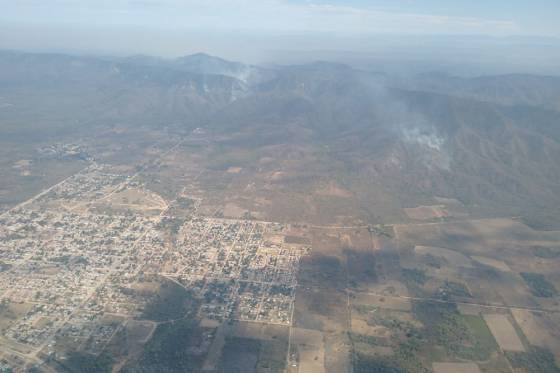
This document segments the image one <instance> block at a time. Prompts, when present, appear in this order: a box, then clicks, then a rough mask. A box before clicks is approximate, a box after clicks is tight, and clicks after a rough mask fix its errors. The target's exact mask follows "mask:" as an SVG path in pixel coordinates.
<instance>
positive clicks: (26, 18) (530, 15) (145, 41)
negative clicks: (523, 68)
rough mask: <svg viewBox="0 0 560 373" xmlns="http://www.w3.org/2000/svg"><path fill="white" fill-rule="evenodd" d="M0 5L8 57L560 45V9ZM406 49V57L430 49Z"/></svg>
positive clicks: (471, 4)
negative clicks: (428, 44)
mask: <svg viewBox="0 0 560 373" xmlns="http://www.w3.org/2000/svg"><path fill="white" fill-rule="evenodd" d="M0 6H1V7H0V9H1V11H0V48H4V49H6V48H9V49H35V50H37V49H40V50H58V51H69V50H72V51H86V52H97V53H98V52H102V53H108V54H135V53H146V54H159V55H165V56H173V55H184V54H185V53H191V52H196V51H204V52H209V53H216V54H220V55H223V56H225V57H236V58H241V59H245V60H259V59H260V56H259V54H262V53H263V51H264V50H271V49H274V50H292V49H293V50H301V51H307V50H348V51H352V52H364V51H365V50H367V48H370V49H369V50H376V51H377V50H380V49H379V48H382V47H385V46H386V45H384V44H383V43H385V44H387V43H389V44H390V43H392V42H390V41H382V40H381V39H379V37H380V36H383V37H389V38H391V37H396V36H402V35H408V36H413V37H418V36H421V37H424V38H432V37H433V36H434V35H435V36H438V37H447V36H453V35H455V36H457V35H470V36H473V35H475V36H489V37H491V39H493V40H496V39H500V40H504V39H505V40H509V39H508V38H509V37H511V36H516V37H518V36H530V37H535V36H539V37H542V36H544V37H553V38H559V37H560V22H559V21H558V20H559V19H560V0H346V1H344V0H314V1H306V0H9V1H7V0H0ZM376 38H377V39H376ZM387 40H391V39H387ZM407 40H408V41H407V42H406V43H409V44H406V43H404V44H403V45H405V44H406V46H403V50H405V51H406V50H408V49H407V48H409V46H412V47H414V46H415V44H416V46H417V47H418V49H419V50H420V49H422V45H421V44H419V43H418V42H417V41H416V40H415V39H413V40H412V42H411V41H410V39H407ZM410 43H412V44H410ZM507 43H509V41H507ZM507 43H506V44H507ZM502 44H503V43H502ZM380 45H381V47H380ZM454 45H456V43H455V44H454ZM424 49H425V50H427V49H426V48H424ZM444 49H445V48H444ZM463 49H464V48H463ZM487 49H488V50H490V51H491V50H492V49H493V47H488V48H487ZM385 50H386V49H385ZM543 50H546V48H543ZM427 53H428V54H432V52H431V50H430V51H429V52H427ZM519 54H520V55H525V54H526V53H525V52H523V53H519ZM520 57H523V56H520Z"/></svg>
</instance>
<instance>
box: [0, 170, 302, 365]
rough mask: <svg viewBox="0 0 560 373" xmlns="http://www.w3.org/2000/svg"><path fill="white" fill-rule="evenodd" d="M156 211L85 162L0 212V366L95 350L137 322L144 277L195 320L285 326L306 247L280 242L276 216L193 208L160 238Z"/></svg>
mask: <svg viewBox="0 0 560 373" xmlns="http://www.w3.org/2000/svg"><path fill="white" fill-rule="evenodd" d="M126 193H128V194H126ZM120 194H126V197H122V198H121V196H120ZM130 195H135V197H134V199H135V200H130V199H131V197H130ZM123 200H126V203H123ZM123 206H125V207H126V208H124V207H123ZM139 206H140V207H139ZM166 208H167V206H166V204H165V202H164V201H162V199H161V198H160V199H158V197H157V196H155V195H153V193H150V192H148V191H146V190H143V189H142V186H141V185H140V183H139V182H138V181H136V180H135V179H134V177H133V176H132V177H131V176H120V175H116V174H111V173H109V172H107V171H106V170H105V169H104V167H103V166H100V165H96V164H94V165H92V166H90V167H88V168H87V169H86V170H84V171H82V172H80V173H78V174H76V175H74V176H72V177H70V178H69V179H67V180H65V181H64V182H62V183H60V184H57V185H55V186H54V187H52V188H50V189H49V190H47V191H45V192H44V193H41V194H40V195H38V196H36V197H34V198H33V199H31V200H29V201H27V202H25V203H24V204H22V205H20V206H17V207H16V208H14V209H12V210H10V211H8V212H7V213H5V214H3V215H2V216H1V217H0V227H1V228H0V269H1V270H0V307H4V308H9V311H10V314H11V315H12V316H13V319H12V320H7V322H8V324H9V327H7V328H6V329H4V330H3V331H2V335H1V336H0V341H1V343H0V345H1V346H2V347H0V349H1V352H2V353H3V355H4V356H8V360H9V361H10V362H11V364H12V365H17V362H18V361H20V360H21V362H22V363H27V362H36V363H38V364H40V363H41V361H42V359H45V358H47V357H50V356H56V358H58V359H61V358H62V359H63V358H64V353H65V351H66V349H67V348H68V347H69V346H72V348H75V347H76V346H79V348H80V350H82V351H85V352H88V353H90V354H93V355H98V354H100V353H101V352H102V351H103V349H104V347H105V345H106V344H107V343H109V341H110V340H111V338H112V337H113V336H114V335H115V333H117V331H118V330H119V329H120V328H122V327H123V324H124V323H126V322H127V321H128V320H140V319H142V315H143V311H144V308H145V307H146V305H147V304H148V303H149V302H150V301H151V296H150V294H152V293H150V292H149V291H146V289H147V288H149V287H150V284H151V283H153V279H158V280H157V281H160V282H161V281H171V282H173V283H175V284H179V285H180V286H182V287H183V288H184V289H186V290H188V291H189V292H190V293H191V294H193V295H194V297H195V298H197V299H199V300H200V302H201V307H200V311H199V313H200V314H199V315H198V316H199V317H200V318H201V319H202V320H206V322H207V323H208V322H210V323H212V322H216V323H220V322H223V321H227V320H243V321H254V322H260V323H270V324H278V325H289V324H290V322H291V314H292V308H293V303H294V294H295V288H296V273H297V270H298V262H299V259H300V257H301V256H302V255H305V254H306V253H307V252H308V251H309V250H310V248H309V247H307V246H304V245H301V244H288V243H286V242H285V234H284V231H285V230H286V228H287V227H286V226H284V225H282V224H279V223H268V222H258V221H250V220H235V219H218V218H210V217H198V216H196V211H195V210H193V216H190V217H189V218H188V219H185V222H184V224H183V225H182V226H180V227H179V229H178V232H177V235H176V236H177V238H176V239H174V240H170V239H169V236H168V231H167V230H166V225H165V224H164V223H163V222H164V220H165V218H166V215H165V212H166ZM154 211H156V212H159V213H158V214H156V213H154ZM149 279H152V280H149ZM150 281H152V282H150ZM2 321H3V322H6V320H2Z"/></svg>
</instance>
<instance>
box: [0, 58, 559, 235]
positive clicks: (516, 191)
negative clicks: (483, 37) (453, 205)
mask: <svg viewBox="0 0 560 373" xmlns="http://www.w3.org/2000/svg"><path fill="white" fill-rule="evenodd" d="M0 97H2V99H3V100H5V101H6V102H10V104H14V105H13V106H9V107H0V123H2V122H6V121H14V122H17V123H27V122H29V121H39V120H44V119H45V118H46V117H48V118H49V121H59V122H64V121H67V122H68V123H70V122H71V123H93V124H94V125H95V124H96V123H110V122H113V123H114V122H118V123H120V124H123V125H130V126H140V125H148V126H152V127H166V128H171V129H172V130H175V131H178V132H183V133H186V132H188V131H191V130H192V129H194V128H197V127H203V128H206V129H207V130H209V131H212V132H213V133H216V134H222V135H228V136H229V137H230V138H235V141H236V142H237V144H242V146H244V147H246V148H248V149H253V150H255V151H257V150H258V149H260V148H262V147H269V146H274V145H279V144H286V143H289V144H296V145H298V146H301V147H316V148H321V149H323V148H324V149H328V150H326V153H327V156H328V157H329V159H330V160H331V161H332V162H331V163H330V167H332V168H336V170H334V171H332V172H336V173H337V174H338V175H340V176H341V177H342V179H343V180H346V181H347V182H348V183H351V184H354V185H355V186H356V189H360V190H367V188H381V189H383V190H384V191H385V193H386V195H389V196H391V198H393V199H395V200H396V201H399V203H400V204H402V205H403V206H404V205H409V204H414V203H422V202H429V200H430V198H433V197H434V196H443V197H450V198H457V199H459V200H460V201H462V202H463V203H464V204H465V205H467V206H472V207H473V209H482V210H485V209H488V210H492V211H497V212H499V213H501V214H504V215H523V216H525V217H526V218H527V221H528V222H529V223H531V224H533V225H535V226H538V227H540V228H549V227H559V226H560V210H559V209H560V207H559V206H560V183H558V180H560V162H558V160H559V159H560V78H554V77H547V76H535V75H503V76H485V77H477V78H470V79H466V78H457V77H452V76H448V75H444V74H421V75H412V76H408V77H405V78H403V77H402V76H398V77H397V76H390V75H387V74H375V73H369V72H365V71H362V70H357V69H355V68H352V67H350V66H347V65H341V64H334V63H329V62H317V63H313V64H307V65H297V66H277V67H274V68H270V67H267V68H263V67H259V66H250V65H245V64H243V63H239V62H231V61H227V60H224V59H221V58H217V57H213V56H209V55H206V54H195V55H191V56H186V57H182V58H177V59H171V60H165V59H160V58H154V57H149V56H134V57H129V58H101V57H100V58H95V57H79V56H68V55H61V54H32V53H20V52H11V51H4V52H0ZM69 118H71V119H72V120H71V121H70V120H69ZM69 125H70V124H69ZM234 135H235V136H234ZM310 167H312V165H310ZM365 203H367V202H365Z"/></svg>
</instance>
